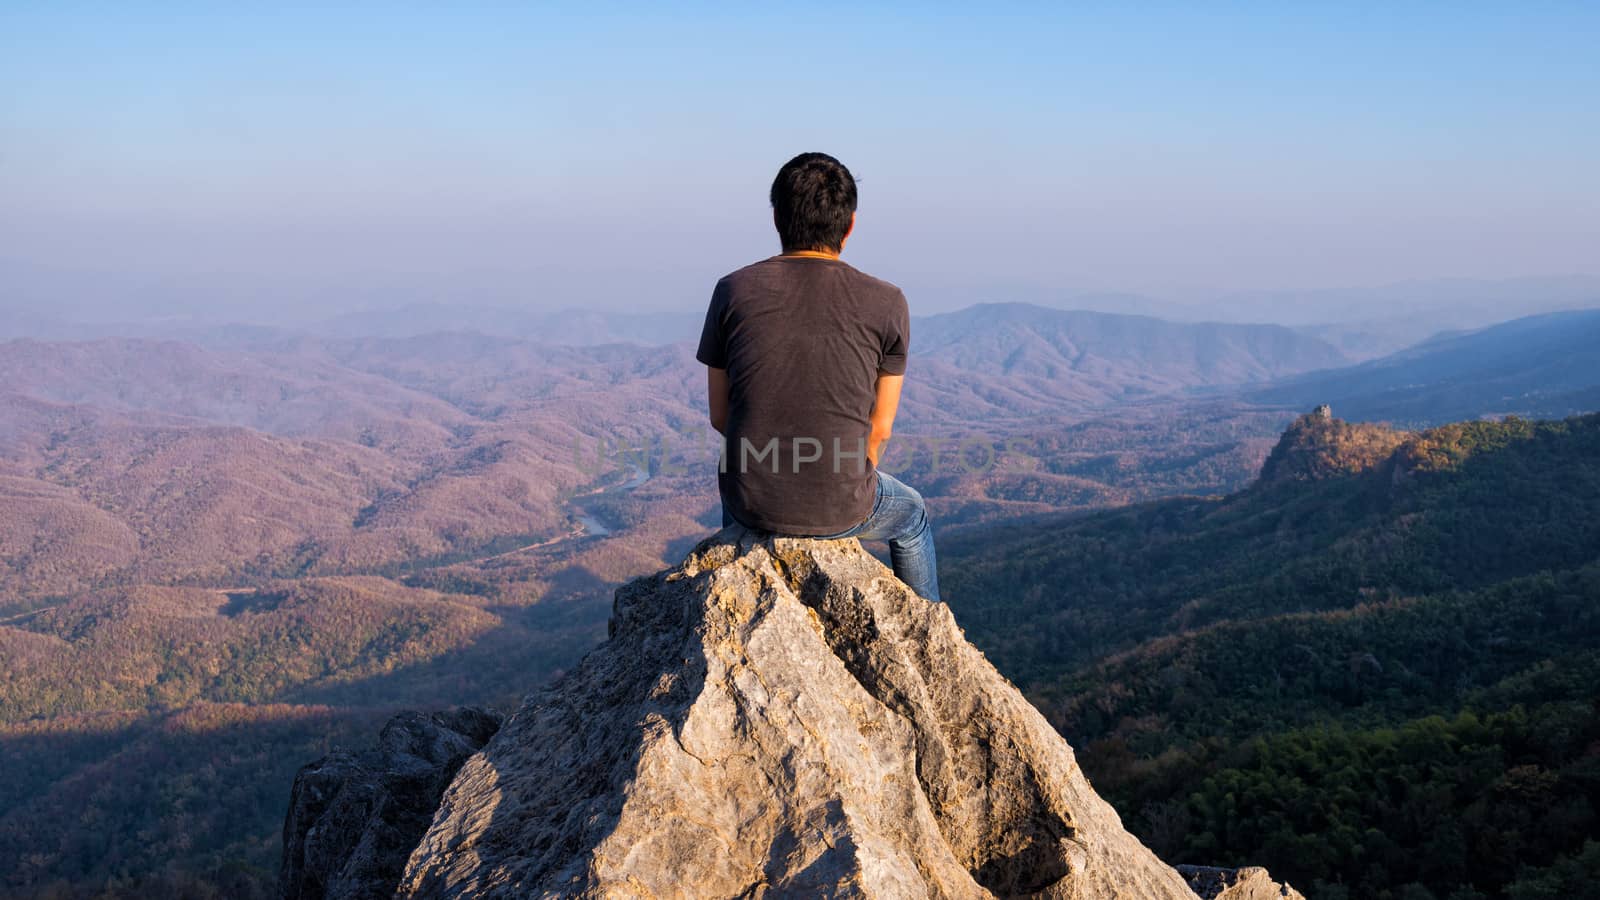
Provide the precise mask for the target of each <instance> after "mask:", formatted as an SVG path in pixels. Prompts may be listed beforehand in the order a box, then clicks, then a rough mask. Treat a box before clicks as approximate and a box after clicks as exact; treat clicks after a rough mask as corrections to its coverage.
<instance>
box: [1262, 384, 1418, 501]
mask: <svg viewBox="0 0 1600 900" xmlns="http://www.w3.org/2000/svg"><path fill="white" fill-rule="evenodd" d="M1410 436H1411V435H1410V434H1409V433H1408V432H1405V431H1397V430H1395V429H1393V428H1388V427H1386V426H1383V425H1373V424H1369V423H1366V422H1346V421H1344V420H1343V419H1335V418H1334V417H1333V410H1332V409H1330V408H1329V407H1328V406H1327V405H1326V404H1324V405H1322V406H1318V407H1317V408H1316V409H1314V410H1312V411H1311V412H1309V413H1307V414H1305V415H1303V416H1301V417H1300V418H1298V419H1295V420H1294V421H1293V422H1292V423H1290V425H1289V427H1288V428H1287V429H1285V430H1284V432H1283V435H1282V437H1280V438H1278V443H1277V445H1276V446H1274V447H1273V448H1272V452H1271V453H1269V454H1268V455H1267V459H1266V462H1264V463H1263V464H1262V466H1261V480H1260V483H1261V484H1276V483H1279V482H1283V481H1320V480H1322V479H1324V478H1333V477H1336V476H1340V475H1354V474H1357V473H1359V472H1365V471H1367V470H1369V469H1373V468H1376V467H1377V466H1379V465H1381V464H1382V463H1384V462H1386V461H1387V460H1388V459H1389V458H1390V456H1391V455H1392V454H1393V453H1394V451H1395V449H1396V448H1398V447H1399V446H1400V445H1401V444H1403V443H1405V441H1406V439H1407V438H1409V437H1410Z"/></svg>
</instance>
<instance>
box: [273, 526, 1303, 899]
mask: <svg viewBox="0 0 1600 900" xmlns="http://www.w3.org/2000/svg"><path fill="white" fill-rule="evenodd" d="M297 791H298V785H297ZM302 827H311V828H316V827H318V826H317V825H316V824H315V823H311V824H309V825H305V826H302ZM287 862H288V860H287V859H286V865H287ZM334 862H337V860H335V861H334ZM1207 871H1208V872H1216V873H1224V872H1233V871H1234V870H1207ZM1238 871H1239V872H1241V873H1244V872H1249V873H1251V877H1250V878H1249V879H1245V880H1241V879H1237V878H1235V879H1233V881H1230V880H1229V877H1230V876H1226V875H1222V874H1219V875H1217V876H1216V877H1214V878H1212V879H1211V881H1212V882H1215V889H1210V888H1209V883H1208V888H1207V889H1204V891H1205V893H1206V894H1207V895H1209V896H1215V897H1222V898H1229V897H1232V896H1234V894H1230V891H1234V890H1235V888H1236V887H1238V888H1244V887H1247V885H1246V881H1248V888H1249V890H1250V891H1251V893H1250V894H1249V896H1251V897H1255V896H1282V897H1298V896H1299V895H1298V894H1296V893H1293V892H1292V891H1291V890H1290V889H1288V888H1285V887H1282V886H1280V885H1276V884H1273V883H1271V882H1270V880H1264V873H1261V875H1260V877H1258V876H1257V875H1256V874H1255V873H1257V872H1258V871H1259V870H1238ZM1188 874H1189V878H1186V877H1185V876H1184V875H1180V874H1179V872H1178V871H1176V870H1174V869H1173V868H1171V867H1170V866H1167V865H1166V864H1164V863H1162V862H1161V861H1160V860H1159V859H1157V858H1156V857H1155V855H1154V854H1153V853H1151V852H1150V851H1149V850H1148V849H1146V848H1145V847H1144V846H1143V845H1142V844H1140V843H1139V841H1138V840H1137V839H1136V838H1134V837H1133V835H1131V834H1129V833H1128V832H1127V831H1126V830H1124V829H1123V827H1122V823H1121V822H1120V820H1119V819H1118V817H1117V814H1116V812H1115V811H1114V810H1112V808H1111V807H1110V806H1109V805H1107V804H1106V803H1105V802H1104V801H1103V800H1101V799H1100V798H1099V797H1098V796H1097V795H1096V794H1095V792H1094V790H1093V789H1092V788H1091V787H1090V786H1089V783H1088V781H1087V780H1086V779H1085V778H1084V775H1083V773H1082V771H1081V770H1079V768H1078V766H1077V763H1076V761H1075V759H1074V757H1073V753H1072V749H1071V747H1069V746H1068V745H1067V743H1066V741H1065V740H1063V739H1062V738H1061V736H1060V735H1059V734H1057V733H1056V732H1055V731H1054V730H1053V729H1052V728H1051V727H1050V725H1049V724H1048V723H1046V722H1045V720H1044V718H1043V717H1042V716H1041V715H1040V714H1039V713H1038V711H1037V710H1035V709H1034V708H1033V707H1032V706H1031V705H1030V704H1029V703H1028V702H1027V701H1026V700H1025V699H1024V698H1023V697H1022V695H1021V693H1020V692H1018V691H1017V689H1016V688H1015V687H1013V686H1012V685H1011V684H1010V683H1009V682H1008V681H1006V679H1005V678H1003V677H1002V676H1001V675H1000V674H999V673H998V672H997V671H995V669H994V667H992V666H991V665H990V664H989V662H988V661H987V660H986V659H985V658H984V657H983V654H982V653H980V652H979V651H978V650H977V649H976V648H974V647H973V646H972V645H970V644H969V643H967V641H966V639H965V637H964V636H963V634H962V632H961V629H960V628H958V627H957V625H956V623H955V620H954V618H953V617H952V615H951V613H950V610H949V609H948V608H947V607H945V606H943V605H940V604H933V603H928V602H926V601H924V600H922V599H921V598H919V597H917V596H915V595H914V594H912V593H911V592H910V591H909V590H908V589H907V588H906V587H905V586H904V585H903V584H901V583H900V582H899V581H898V580H896V579H895V578H894V576H893V575H892V574H891V573H890V572H889V571H888V569H886V568H885V567H884V566H883V565H882V564H881V563H879V562H878V561H877V560H875V559H873V558H872V557H871V556H870V555H868V554H867V553H866V552H865V551H863V550H862V549H861V547H860V545H859V544H858V543H857V542H856V541H854V540H847V541H807V540H793V539H784V538H771V537H767V536H760V535H755V534H752V533H749V532H745V531H743V530H742V529H738V528H732V529H728V530H725V531H724V532H722V533H720V534H718V535H717V536H715V537H713V538H712V539H710V540H708V541H706V542H704V543H702V544H701V545H700V546H699V547H697V548H696V549H695V550H694V551H693V552H691V553H690V555H689V556H688V558H687V559H686V560H685V561H684V562H683V564H682V565H680V566H679V567H677V568H675V569H672V570H669V571H667V572H663V573H661V574H659V575H656V576H654V577H652V578H645V579H640V580H637V581H634V582H632V583H631V584H628V585H626V586H625V587H623V588H621V589H620V590H618V591H617V595H616V603H615V611H614V613H613V616H612V620H611V636H610V640H609V641H607V642H606V643H605V644H603V645H601V646H600V647H599V648H597V649H596V650H594V651H593V652H591V653H590V654H589V655H588V656H587V657H585V658H584V660H583V662H582V663H580V664H579V665H578V666H577V667H576V668H575V669H573V670H572V671H571V672H569V673H567V674H566V675H565V676H563V677H562V678H560V679H558V680H557V681H556V682H554V683H553V684H551V685H550V686H548V687H546V688H544V689H542V690H540V691H538V692H536V693H534V694H532V695H530V696H529V697H528V698H527V699H526V700H525V701H524V703H523V706H522V708H521V710H520V711H519V712H517V713H516V715H514V716H513V717H512V718H510V719H509V720H508V721H507V722H506V723H505V725H504V727H502V728H501V729H500V730H499V732H498V733H497V734H495V735H494V737H493V738H492V739H490V740H489V742H488V743H487V745H485V746H484V748H483V750H482V751H481V752H479V753H477V754H475V755H473V756H472V757H471V758H469V759H468V760H467V761H466V762H465V764H464V765H462V766H461V768H460V770H459V772H458V773H456V774H455V775H454V778H453V780H451V781H450V782H449V786H448V787H447V788H446V789H445V790H444V792H443V797H442V800H441V802H440V804H439V808H438V811H437V813H436V814H435V815H434V816H433V818H432V822H431V824H430V825H429V826H428V827H427V829H426V832H425V833H424V834H422V835H421V837H420V840H419V841H418V842H417V844H416V847H415V849H414V850H413V851H412V852H411V853H410V856H409V859H408V860H407V861H406V863H405V865H404V869H403V871H402V872H399V873H398V879H397V881H398V884H397V885H396V887H395V888H394V890H395V894H396V895H397V896H401V897H416V898H422V897H428V898H443V897H451V898H455V897H474V898H479V897H483V898H490V897H493V898H510V897H593V898H599V897H630V898H678V897H687V898H722V897H726V898H758V897H765V898H777V897H874V898H901V897H905V898H912V897H947V898H985V897H994V896H998V897H1041V898H1077V900H1124V898H1126V900H1133V898H1138V900H1194V898H1195V897H1196V896H1198V895H1199V893H1200V892H1201V890H1202V888H1201V886H1200V885H1199V884H1198V883H1196V884H1195V886H1194V887H1191V881H1190V880H1189V879H1190V878H1193V877H1194V876H1193V873H1188ZM390 877H393V875H392V874H391V876H390ZM1235 882H1237V885H1236V884H1235ZM286 889H287V888H286ZM387 889H388V888H387V885H384V886H383V888H382V890H387ZM1258 890H1270V891H1272V892H1273V893H1270V894H1269V893H1257V891H1258ZM298 896H302V897H304V896H309V895H308V894H300V895H298ZM1238 896H1241V897H1242V896H1244V894H1238Z"/></svg>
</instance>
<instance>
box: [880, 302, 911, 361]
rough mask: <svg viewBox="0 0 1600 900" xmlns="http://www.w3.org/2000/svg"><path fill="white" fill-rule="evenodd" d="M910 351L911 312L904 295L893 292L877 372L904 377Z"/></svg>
mask: <svg viewBox="0 0 1600 900" xmlns="http://www.w3.org/2000/svg"><path fill="white" fill-rule="evenodd" d="M910 349H911V310H910V309H909V308H908V307H907V306H906V295H905V294H903V293H901V292H900V291H895V294H894V301H893V305H892V307H891V309H890V312H889V317H888V321H887V322H886V323H885V325H884V328H883V358H882V359H881V360H880V361H879V362H878V372H879V373H880V374H883V375H904V374H905V373H906V354H907V353H908V352H909V351H910Z"/></svg>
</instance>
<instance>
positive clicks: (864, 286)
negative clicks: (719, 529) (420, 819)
mask: <svg viewBox="0 0 1600 900" xmlns="http://www.w3.org/2000/svg"><path fill="white" fill-rule="evenodd" d="M910 338H911V320H910V314H909V311H908V310H907V308H906V297H905V294H903V293H901V291H900V289H899V288H897V287H895V286H894V285H892V284H890V283H889V282H887V281H881V280H879V279H877V278H873V277H872V276H870V275H867V274H865V273H863V272H860V271H857V270H856V269H855V268H854V267H852V266H850V265H849V264H848V263H845V262H841V261H839V260H836V259H826V258H822V257H808V256H774V257H772V258H770V259H765V260H762V261H761V262H758V263H754V264H753V265H749V266H746V267H744V268H742V269H740V270H739V271H737V272H734V273H732V274H731V275H728V276H726V277H724V278H723V279H722V280H721V281H718V282H717V287H716V290H714V291H712V293H711V306H710V308H709V309H707V310H706V324H705V330H704V331H703V332H702V333H701V335H700V349H699V352H697V353H696V354H695V357H696V358H697V359H699V360H700V361H701V362H703V363H705V364H706V365H708V366H710V367H712V368H714V369H726V370H727V371H728V382H729V401H728V427H727V433H726V441H725V443H724V452H723V459H722V465H721V470H720V472H719V474H718V476H717V485H718V487H719V488H720V490H721V492H722V502H723V504H724V505H725V506H726V507H727V509H728V511H729V512H730V513H732V514H733V517H734V518H735V519H737V520H738V521H739V522H740V523H741V524H743V525H746V526H749V527H751V528H759V529H761V530H764V531H773V532H778V533H781V534H795V535H818V534H834V533H837V532H840V531H844V530H845V529H847V528H851V527H853V526H855V525H856V524H858V523H860V522H861V521H863V520H864V519H866V517H867V516H868V515H870V514H871V513H872V503H873V499H874V496H875V489H876V486H877V476H876V473H875V472H874V471H873V467H872V462H871V461H870V460H868V459H867V454H866V447H867V433H868V431H869V430H870V429H871V425H872V418H871V417H872V405H873V401H874V400H875V399H876V397H877V383H878V374H879V373H883V374H886V375H903V374H905V371H906V348H907V346H908V345H909V344H910Z"/></svg>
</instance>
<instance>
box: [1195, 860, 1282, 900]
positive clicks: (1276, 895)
mask: <svg viewBox="0 0 1600 900" xmlns="http://www.w3.org/2000/svg"><path fill="white" fill-rule="evenodd" d="M1178 874H1180V875H1182V876H1183V877H1184V878H1185V879H1187V880H1188V882H1189V886H1190V887H1192V888H1194V892H1195V893H1196V894H1199V895H1200V897H1201V898H1202V900H1306V898H1305V895H1304V894H1301V893H1300V892H1299V891H1297V890H1295V889H1294V888H1292V887H1290V886H1288V885H1287V884H1279V883H1277V882H1276V881H1273V880H1272V876H1271V875H1268V874H1267V870H1266V869H1263V868H1261V867H1260V866H1247V867H1245V868H1243V869H1219V868H1216V867H1214V866H1179V867H1178Z"/></svg>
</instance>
